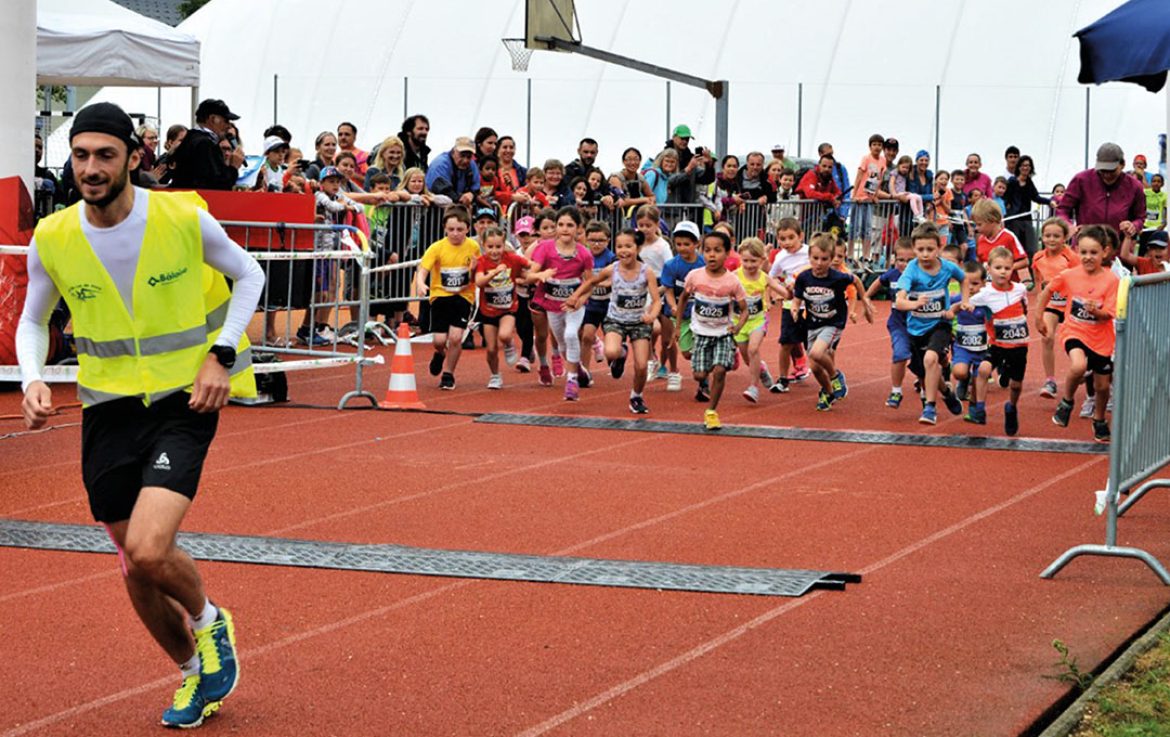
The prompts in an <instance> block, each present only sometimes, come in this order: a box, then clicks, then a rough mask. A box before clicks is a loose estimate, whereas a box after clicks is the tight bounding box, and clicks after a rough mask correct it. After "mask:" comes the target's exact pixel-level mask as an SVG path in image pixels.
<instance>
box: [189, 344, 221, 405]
mask: <svg viewBox="0 0 1170 737" xmlns="http://www.w3.org/2000/svg"><path fill="white" fill-rule="evenodd" d="M231 390H232V383H231V377H229V376H228V372H227V369H226V368H224V367H223V365H222V364H220V362H219V359H218V358H216V357H215V355H214V354H212V353H208V354H207V358H205V359H203V366H202V367H200V369H199V373H198V374H197V375H196V376H195V384H194V386H193V387H192V389H191V399H190V401H188V402H187V405H188V406H189V407H190V408H191V409H193V410H195V411H196V412H200V413H204V412H218V411H219V410H220V409H222V408H223V406H224V405H225V404H227V401H228V396H229V395H230V394H231Z"/></svg>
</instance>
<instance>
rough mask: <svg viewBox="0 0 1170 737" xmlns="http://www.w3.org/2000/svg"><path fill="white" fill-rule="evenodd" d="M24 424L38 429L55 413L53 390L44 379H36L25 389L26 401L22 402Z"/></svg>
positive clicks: (32, 428) (21, 409)
mask: <svg viewBox="0 0 1170 737" xmlns="http://www.w3.org/2000/svg"><path fill="white" fill-rule="evenodd" d="M20 411H21V412H22V413H23V414H24V424H26V425H28V429H30V430H36V429H38V428H40V427H41V426H42V425H44V424H45V421H46V420H48V419H49V416H50V415H52V414H53V390H52V389H50V388H49V385H48V384H46V383H45V382H43V381H34V382H32V383H30V384H29V385H28V388H27V389H25V390H24V401H22V402H21V403H20Z"/></svg>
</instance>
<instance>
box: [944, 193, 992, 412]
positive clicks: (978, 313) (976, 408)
mask: <svg viewBox="0 0 1170 737" xmlns="http://www.w3.org/2000/svg"><path fill="white" fill-rule="evenodd" d="M973 191H976V192H977V191H978V190H973ZM963 271H965V272H967V278H966V279H965V280H964V281H963V290H964V291H963V294H961V295H956V296H954V297H952V298H951V305H952V307H954V308H955V310H956V311H955V324H954V330H955V343H954V345H953V346H952V347H951V376H953V377H954V378H955V394H956V395H958V397H959V399H960V400H963V399H966V400H967V414H965V415H963V419H964V420H966V421H967V422H973V423H975V424H977V425H986V424H987V410H986V409H985V405H984V397H986V396H987V380H988V379H989V378H990V377H991V363H990V362H989V361H988V360H987V352H988V351H989V350H990V349H991V339H990V338H988V337H987V323H988V321H989V320H990V319H991V310H989V309H988V308H986V307H973V306H972V305H971V304H970V303H969V302H964V300H963V295H971V294H975V293H976V292H978V291H979V290H981V289H983V285H984V280H985V279H986V271H985V270H984V268H983V264H981V263H978V262H976V261H968V262H967V263H965V264H963ZM956 305H957V307H955V306H956Z"/></svg>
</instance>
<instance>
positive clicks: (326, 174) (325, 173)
mask: <svg viewBox="0 0 1170 737" xmlns="http://www.w3.org/2000/svg"><path fill="white" fill-rule="evenodd" d="M330 177H337V178H338V179H345V175H344V174H342V173H341V172H340V171H339V170H338V169H337V167H336V166H326V167H324V168H322V169H321V173H320V174H318V175H317V181H318V182H323V181H325V180H326V179H328V178H330Z"/></svg>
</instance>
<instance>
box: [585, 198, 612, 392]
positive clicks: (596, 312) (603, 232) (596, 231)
mask: <svg viewBox="0 0 1170 737" xmlns="http://www.w3.org/2000/svg"><path fill="white" fill-rule="evenodd" d="M609 239H610V230H609V225H607V224H606V223H605V221H603V220H590V221H589V224H588V225H586V226H585V245H586V247H588V248H589V252H590V253H592V254H593V270H594V271H598V270H599V269H604V268H605V267H606V266H609V265H610V264H612V263H613V262H614V261H615V260H616V258H615V257H614V255H613V251H611V250H609ZM610 286H611V285H610V283H609V281H608V280H604V279H603V280H600V281H596V282H595V283H594V285H593V291H592V292H590V294H589V301H588V302H586V303H585V318H584V322H583V323H582V325H581V365H583V366H585V369H586V372H587V373H586V375H587V376H588V375H589V374H588V370H589V365H590V363H591V359H590V351H592V354H593V358H594V359H596V360H597V361H599V362H600V361H603V360H605V347H604V345H603V344H602V342H601V337H600V336H599V335H598V334H597V330H598V328H600V327H601V323H602V322H603V321H604V320H605V314H606V312H607V311H608V310H609V295H610Z"/></svg>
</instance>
